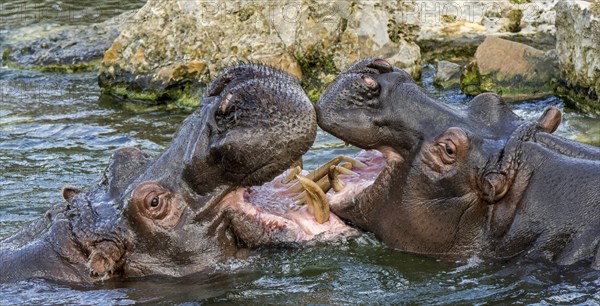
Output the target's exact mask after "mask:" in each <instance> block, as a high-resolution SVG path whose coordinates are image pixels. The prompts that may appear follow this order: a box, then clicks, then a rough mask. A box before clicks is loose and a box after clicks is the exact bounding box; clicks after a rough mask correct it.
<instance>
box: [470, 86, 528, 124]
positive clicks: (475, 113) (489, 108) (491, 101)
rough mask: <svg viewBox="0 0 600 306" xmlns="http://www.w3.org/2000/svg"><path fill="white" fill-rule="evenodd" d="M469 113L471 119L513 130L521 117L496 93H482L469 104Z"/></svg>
mask: <svg viewBox="0 0 600 306" xmlns="http://www.w3.org/2000/svg"><path fill="white" fill-rule="evenodd" d="M467 113H468V114H469V117H471V119H473V120H475V121H477V122H479V123H483V124H485V125H487V126H490V127H495V128H501V129H502V130H512V129H509V128H510V127H514V126H515V123H516V122H519V121H521V118H519V116H517V115H516V114H515V113H513V112H512V110H511V109H510V107H509V106H508V105H506V103H505V102H504V100H502V98H500V96H499V95H497V94H495V93H489V92H488V93H482V94H480V95H478V96H476V97H475V98H473V100H471V103H470V104H469V108H468V111H467Z"/></svg>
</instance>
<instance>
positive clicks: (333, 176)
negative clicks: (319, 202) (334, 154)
mask: <svg viewBox="0 0 600 306" xmlns="http://www.w3.org/2000/svg"><path fill="white" fill-rule="evenodd" d="M338 168H339V169H345V168H342V167H338V166H331V167H330V168H329V174H328V175H327V178H328V179H329V182H330V185H331V187H333V190H335V192H340V191H341V190H342V189H344V186H345V184H344V182H343V181H342V180H341V179H340V178H339V175H338V174H339V173H340V172H341V171H340V170H338Z"/></svg>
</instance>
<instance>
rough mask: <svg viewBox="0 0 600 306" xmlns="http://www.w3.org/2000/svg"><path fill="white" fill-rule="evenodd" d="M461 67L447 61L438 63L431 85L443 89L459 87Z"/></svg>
mask: <svg viewBox="0 0 600 306" xmlns="http://www.w3.org/2000/svg"><path fill="white" fill-rule="evenodd" d="M461 73H462V66H461V65H459V64H456V63H452V62H448V61H439V62H438V63H437V69H436V73H435V77H434V78H433V84H434V85H436V86H440V87H442V88H444V89H449V88H452V87H459V86H460V75H461Z"/></svg>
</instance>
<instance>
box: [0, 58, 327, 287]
mask: <svg viewBox="0 0 600 306" xmlns="http://www.w3.org/2000/svg"><path fill="white" fill-rule="evenodd" d="M315 135H316V118H315V113H314V108H313V107H312V105H311V103H310V101H309V100H308V97H307V96H306V95H305V94H304V91H303V90H302V88H301V87H300V85H299V84H298V81H297V80H296V79H295V78H293V77H291V76H290V75H288V74H286V73H283V72H281V71H279V70H276V69H273V68H269V67H266V66H261V65H257V64H243V65H240V66H237V67H234V68H231V69H229V70H227V71H226V72H225V73H224V74H223V75H221V76H220V77H219V78H218V79H216V80H215V81H214V82H213V83H212V84H211V85H210V86H209V88H208V89H207V94H206V95H205V96H204V97H203V106H202V107H201V108H200V109H198V110H196V111H195V112H194V113H193V114H192V115H190V116H189V117H188V118H187V119H185V121H184V122H183V124H182V125H181V127H180V128H179V130H178V132H177V133H176V135H175V138H174V140H173V142H172V143H171V145H170V146H169V147H168V148H167V149H166V150H165V151H164V152H163V153H162V154H161V155H160V156H158V157H157V158H152V157H151V156H149V155H148V154H146V153H144V152H142V151H140V150H137V149H134V148H124V149H120V150H118V151H116V152H115V153H114V154H113V155H112V157H111V159H110V161H109V164H108V167H107V168H106V170H105V172H104V175H103V176H102V178H101V180H100V181H99V183H98V184H97V185H94V186H91V187H89V188H86V189H84V190H79V189H77V188H74V187H65V188H64V190H63V196H64V198H65V200H66V201H65V203H64V204H60V205H57V206H55V207H53V208H51V209H50V210H49V211H48V212H47V213H46V214H45V216H44V217H43V218H41V219H40V220H38V221H37V222H34V223H33V224H31V225H30V226H29V227H27V228H25V229H23V230H21V231H20V232H18V233H17V234H15V235H13V236H12V237H9V238H7V239H6V240H4V241H2V249H0V271H2V273H0V280H1V281H2V282H9V281H18V280H22V279H27V278H32V277H41V278H47V279H52V280H59V281H73V282H93V281H97V280H106V279H109V278H113V277H114V278H117V277H118V278H123V277H140V276H147V275H168V276H182V275H188V274H192V273H199V272H204V271H209V270H210V268H211V267H213V266H214V265H215V263H216V262H218V261H220V260H222V259H224V258H227V257H229V256H234V255H236V253H238V252H239V251H240V250H242V249H244V248H246V247H247V246H253V247H256V246H261V245H266V244H270V243H272V244H276V243H282V242H292V241H294V239H295V238H296V236H294V234H295V233H294V232H293V230H292V229H289V228H284V227H274V226H272V224H266V223H261V222H260V220H258V221H257V220H255V219H253V216H252V215H248V214H247V213H246V212H244V211H241V210H236V209H235V207H234V206H232V201H227V200H226V198H228V196H229V197H231V195H232V194H243V191H244V190H245V189H244V187H246V186H253V185H260V184H263V183H265V182H267V181H269V180H271V179H273V178H274V177H275V176H276V175H277V174H280V173H281V172H282V171H283V170H285V169H287V168H288V167H289V166H290V165H291V164H292V163H294V162H295V161H297V160H299V159H300V158H301V156H302V155H303V154H304V153H305V152H306V151H307V150H308V149H309V148H310V146H311V144H312V143H313V141H314V138H315ZM234 200H235V199H234ZM236 226H237V227H236ZM240 229H241V230H247V229H252V233H244V235H243V239H242V238H240V237H242V236H241V235H239V233H240Z"/></svg>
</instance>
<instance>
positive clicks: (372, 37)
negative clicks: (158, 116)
mask: <svg viewBox="0 0 600 306" xmlns="http://www.w3.org/2000/svg"><path fill="white" fill-rule="evenodd" d="M401 11H402V7H401V6H399V5H397V4H395V3H389V4H385V3H384V4H379V3H375V2H373V1H355V2H346V1H340V2H331V1H313V0H297V1H284V2H264V3H262V2H253V1H233V2H232V1H226V0H217V1H210V2H209V1H202V0H149V1H148V2H147V3H146V5H145V6H144V7H143V8H142V9H140V10H139V11H138V12H137V14H136V15H135V16H134V23H133V24H134V26H131V27H128V28H127V29H125V30H124V31H123V32H122V33H121V35H120V36H119V37H118V38H117V39H116V40H115V41H114V43H113V44H112V46H111V47H110V48H109V49H108V50H107V51H106V53H105V54H104V58H103V60H102V63H101V67H100V70H99V83H100V86H101V87H102V88H103V90H105V91H107V92H111V93H113V94H116V95H121V96H127V97H129V98H133V99H138V100H150V101H156V100H158V101H160V100H176V101H178V102H179V103H180V104H183V105H189V106H194V105H197V103H198V98H197V97H198V94H199V92H200V91H201V89H202V86H203V84H206V83H207V82H208V81H209V80H210V79H212V78H214V77H215V76H216V75H217V74H219V73H220V71H222V70H223V68H224V67H227V66H228V65H231V64H232V63H234V62H236V61H240V60H251V61H261V62H265V63H268V64H271V65H273V66H276V67H280V68H282V69H284V70H287V71H289V72H291V73H293V74H295V75H296V76H298V77H300V78H301V79H302V80H303V83H304V84H303V85H305V87H306V88H307V89H308V91H309V95H310V96H311V98H312V99H316V98H317V97H318V95H319V93H320V90H322V88H324V87H325V85H326V83H328V82H329V81H331V80H332V79H333V78H334V76H335V75H336V74H337V73H338V72H339V70H340V69H343V68H345V67H346V66H347V65H348V64H349V63H352V62H353V61H355V60H356V59H358V58H360V57H365V56H378V57H383V58H385V59H387V60H389V61H390V62H392V63H393V64H395V65H398V66H400V67H403V68H405V69H406V70H407V71H409V72H410V73H412V74H413V76H417V77H418V76H419V73H420V50H419V47H418V46H417V45H416V44H415V43H414V42H412V41H411V40H410V39H409V35H407V36H406V37H404V36H403V37H398V36H393V37H390V35H389V34H388V20H391V19H395V17H394V16H396V15H397V14H401Z"/></svg>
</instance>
